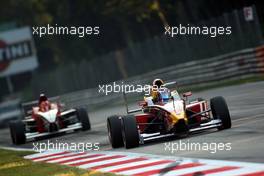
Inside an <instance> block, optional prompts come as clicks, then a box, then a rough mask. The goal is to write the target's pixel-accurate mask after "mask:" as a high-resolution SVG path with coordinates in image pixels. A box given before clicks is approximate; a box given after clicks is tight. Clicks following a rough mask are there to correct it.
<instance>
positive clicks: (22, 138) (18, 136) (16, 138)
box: [9, 120, 26, 145]
mask: <svg viewBox="0 0 264 176" xmlns="http://www.w3.org/2000/svg"><path fill="white" fill-rule="evenodd" d="M9 128H10V134H11V139H12V142H13V144H16V145H19V144H25V143H26V135H25V124H24V123H23V122H22V121H19V120H17V121H12V122H10V123H9Z"/></svg>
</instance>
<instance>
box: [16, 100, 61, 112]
mask: <svg viewBox="0 0 264 176" xmlns="http://www.w3.org/2000/svg"><path fill="white" fill-rule="evenodd" d="M59 99H60V97H59V96H57V97H51V98H49V101H51V102H56V101H58V100H59ZM34 106H38V100H34V101H29V102H24V103H21V110H22V113H23V114H24V116H30V115H31V114H32V107H34Z"/></svg>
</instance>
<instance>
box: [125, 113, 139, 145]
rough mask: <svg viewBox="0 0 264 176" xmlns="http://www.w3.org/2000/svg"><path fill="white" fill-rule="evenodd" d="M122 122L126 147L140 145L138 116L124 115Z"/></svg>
mask: <svg viewBox="0 0 264 176" xmlns="http://www.w3.org/2000/svg"><path fill="white" fill-rule="evenodd" d="M121 123H122V137H123V141H124V146H125V148H127V149H128V148H134V147H138V146H139V133H138V127H137V122H136V118H135V116H133V115H127V116H124V117H123V118H122V120H121Z"/></svg>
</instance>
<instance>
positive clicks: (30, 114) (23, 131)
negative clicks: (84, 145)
mask: <svg viewBox="0 0 264 176" xmlns="http://www.w3.org/2000/svg"><path fill="white" fill-rule="evenodd" d="M51 100H53V101H54V102H53V103H52V102H50V101H49V100H48V98H47V97H46V96H45V95H44V94H41V95H40V98H39V100H38V101H33V102H28V103H23V104H22V109H23V111H24V114H25V118H24V119H22V120H17V121H12V122H10V124H9V127H10V133H11V138H12V141H13V143H14V144H17V145H18V144H24V143H26V141H27V140H32V139H37V138H39V137H43V136H48V135H50V134H55V133H61V132H67V131H76V130H78V129H81V130H90V128H91V126H90V121H89V117H88V114H87V112H86V109H84V108H72V109H67V110H65V109H64V108H63V106H62V104H60V103H55V100H58V98H57V97H55V98H51Z"/></svg>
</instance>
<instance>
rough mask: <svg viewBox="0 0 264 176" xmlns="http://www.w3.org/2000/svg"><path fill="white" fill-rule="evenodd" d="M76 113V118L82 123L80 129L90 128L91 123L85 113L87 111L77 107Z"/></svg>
mask: <svg viewBox="0 0 264 176" xmlns="http://www.w3.org/2000/svg"><path fill="white" fill-rule="evenodd" d="M76 113H77V118H78V120H79V121H80V122H81V124H82V130H83V131H86V130H90V129H91V124H90V120H89V116H88V114H87V111H86V110H85V109H84V108H79V109H77V110H76Z"/></svg>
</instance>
